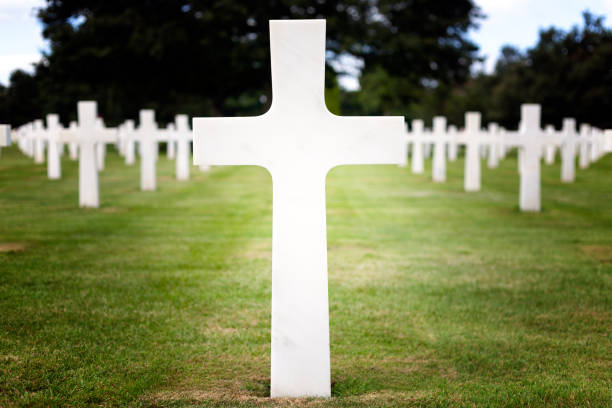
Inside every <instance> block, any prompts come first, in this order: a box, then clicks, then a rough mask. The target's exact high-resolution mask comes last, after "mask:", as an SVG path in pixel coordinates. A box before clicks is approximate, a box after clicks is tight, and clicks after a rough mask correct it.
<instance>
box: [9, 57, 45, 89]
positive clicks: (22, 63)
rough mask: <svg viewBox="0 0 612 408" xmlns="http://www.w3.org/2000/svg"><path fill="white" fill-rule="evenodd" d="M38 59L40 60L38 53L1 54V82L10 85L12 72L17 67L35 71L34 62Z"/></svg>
mask: <svg viewBox="0 0 612 408" xmlns="http://www.w3.org/2000/svg"><path fill="white" fill-rule="evenodd" d="M38 61H40V54H38V53H27V54H10V55H0V83H1V84H3V85H8V81H9V77H10V75H11V72H13V71H14V70H16V69H22V70H24V71H26V72H30V73H31V72H34V69H33V67H32V64H33V63H34V62H38Z"/></svg>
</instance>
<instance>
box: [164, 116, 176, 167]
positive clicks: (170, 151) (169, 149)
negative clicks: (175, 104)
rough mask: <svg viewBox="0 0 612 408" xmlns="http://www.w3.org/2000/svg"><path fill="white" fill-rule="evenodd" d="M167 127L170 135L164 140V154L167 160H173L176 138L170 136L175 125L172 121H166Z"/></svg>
mask: <svg viewBox="0 0 612 408" xmlns="http://www.w3.org/2000/svg"><path fill="white" fill-rule="evenodd" d="M167 129H168V131H169V132H170V137H168V141H167V142H166V156H167V157H168V160H174V159H175V157H176V139H175V138H174V137H172V136H174V134H175V131H176V125H175V124H174V123H168V126H167Z"/></svg>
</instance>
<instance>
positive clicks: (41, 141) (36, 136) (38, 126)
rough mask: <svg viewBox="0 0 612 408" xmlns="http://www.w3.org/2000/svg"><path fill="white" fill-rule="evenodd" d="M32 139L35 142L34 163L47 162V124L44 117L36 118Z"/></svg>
mask: <svg viewBox="0 0 612 408" xmlns="http://www.w3.org/2000/svg"><path fill="white" fill-rule="evenodd" d="M32 139H33V142H34V163H36V164H42V163H44V162H45V125H44V123H43V121H42V119H36V120H35V121H34V124H33V127H32Z"/></svg>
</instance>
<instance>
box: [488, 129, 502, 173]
mask: <svg viewBox="0 0 612 408" xmlns="http://www.w3.org/2000/svg"><path fill="white" fill-rule="evenodd" d="M488 130H489V135H488V138H489V146H488V147H489V151H488V154H489V155H488V156H487V167H489V168H490V169H496V168H497V167H498V165H499V145H500V133H499V125H498V124H497V123H495V122H491V123H489V129H488Z"/></svg>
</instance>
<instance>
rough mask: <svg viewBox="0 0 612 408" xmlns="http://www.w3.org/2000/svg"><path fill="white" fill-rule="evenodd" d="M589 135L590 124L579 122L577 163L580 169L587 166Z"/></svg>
mask: <svg viewBox="0 0 612 408" xmlns="http://www.w3.org/2000/svg"><path fill="white" fill-rule="evenodd" d="M590 136H591V126H590V125H588V124H586V123H582V124H580V137H579V138H578V143H579V153H578V165H579V166H580V168H581V169H586V168H588V167H589V143H590V140H589V138H590Z"/></svg>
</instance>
